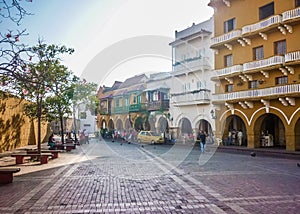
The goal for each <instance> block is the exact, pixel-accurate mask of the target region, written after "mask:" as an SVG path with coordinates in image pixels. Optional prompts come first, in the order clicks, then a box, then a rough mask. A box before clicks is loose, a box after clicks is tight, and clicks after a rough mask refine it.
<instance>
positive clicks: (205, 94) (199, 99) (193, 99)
mask: <svg viewBox="0 0 300 214" xmlns="http://www.w3.org/2000/svg"><path fill="white" fill-rule="evenodd" d="M210 100H211V98H210V91H208V90H197V91H192V92H189V93H182V94H173V95H172V99H171V102H172V103H173V104H177V105H181V104H182V105H189V104H190V105H192V104H209V103H210Z"/></svg>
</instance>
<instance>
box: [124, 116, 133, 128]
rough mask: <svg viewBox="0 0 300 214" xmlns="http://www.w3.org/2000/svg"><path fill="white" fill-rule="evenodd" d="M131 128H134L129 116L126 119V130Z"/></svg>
mask: <svg viewBox="0 0 300 214" xmlns="http://www.w3.org/2000/svg"><path fill="white" fill-rule="evenodd" d="M130 129H132V125H131V123H130V121H129V119H128V118H127V119H126V120H125V130H126V131H129V130H130Z"/></svg>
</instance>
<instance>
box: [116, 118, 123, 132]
mask: <svg viewBox="0 0 300 214" xmlns="http://www.w3.org/2000/svg"><path fill="white" fill-rule="evenodd" d="M116 128H117V130H118V131H122V130H123V122H122V120H121V119H118V120H117V124H116Z"/></svg>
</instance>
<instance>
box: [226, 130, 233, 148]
mask: <svg viewBox="0 0 300 214" xmlns="http://www.w3.org/2000/svg"><path fill="white" fill-rule="evenodd" d="M227 144H228V146H230V145H231V144H232V132H231V131H229V132H228V143H227Z"/></svg>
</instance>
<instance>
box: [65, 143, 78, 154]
mask: <svg viewBox="0 0 300 214" xmlns="http://www.w3.org/2000/svg"><path fill="white" fill-rule="evenodd" d="M64 145H65V146H66V151H67V152H70V151H71V150H72V149H76V145H75V144H74V143H66V144H64Z"/></svg>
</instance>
